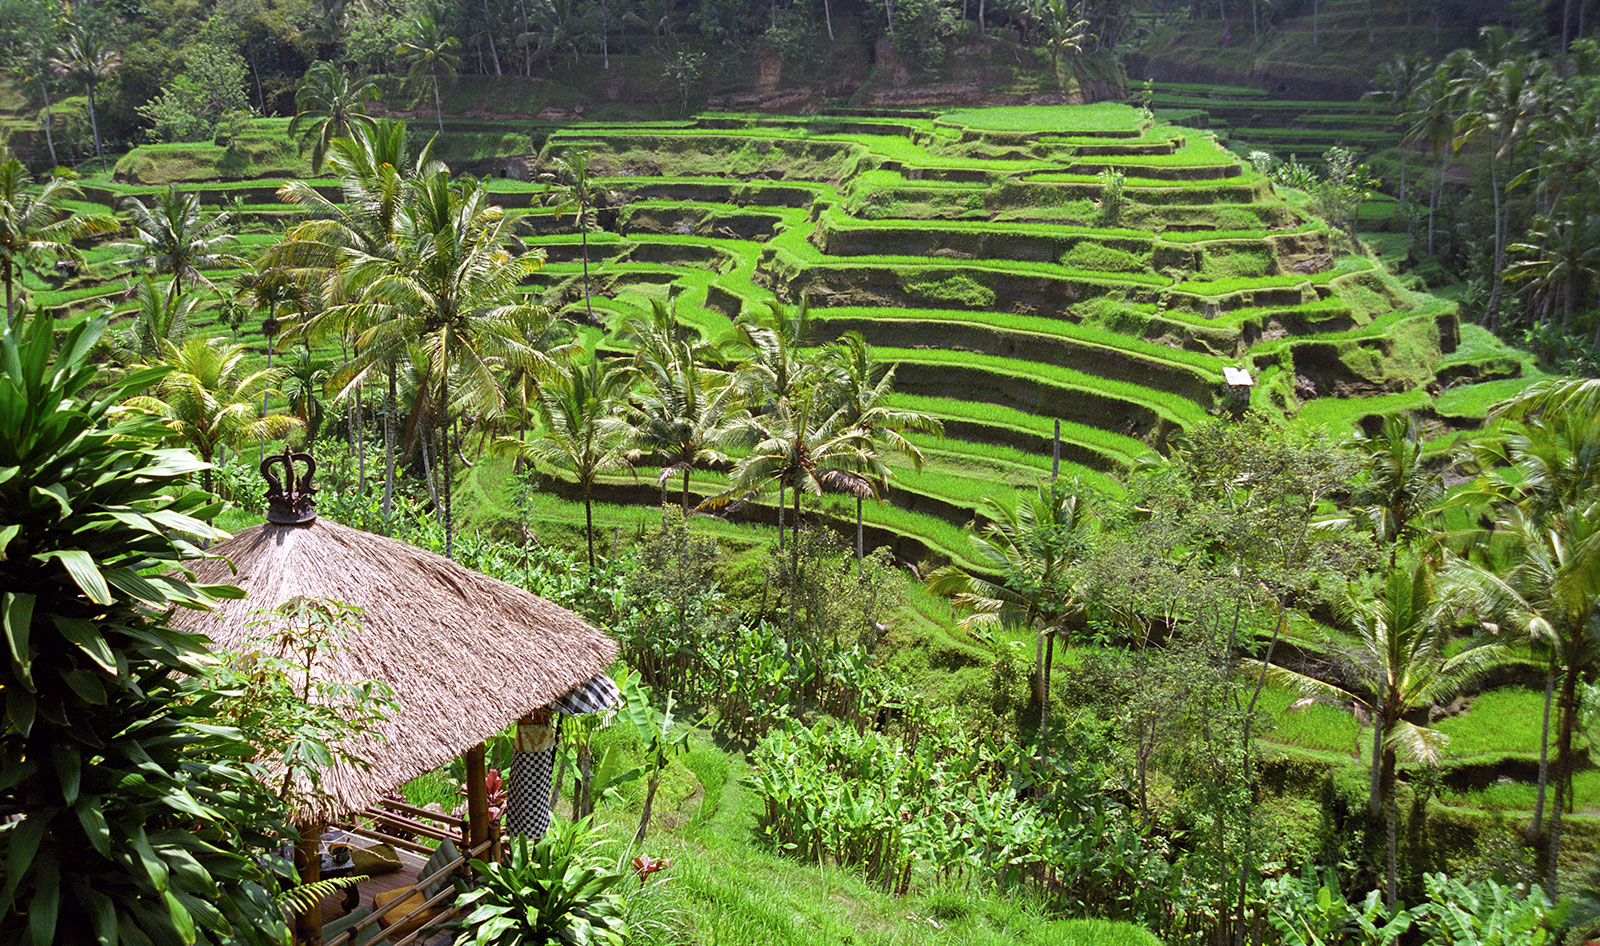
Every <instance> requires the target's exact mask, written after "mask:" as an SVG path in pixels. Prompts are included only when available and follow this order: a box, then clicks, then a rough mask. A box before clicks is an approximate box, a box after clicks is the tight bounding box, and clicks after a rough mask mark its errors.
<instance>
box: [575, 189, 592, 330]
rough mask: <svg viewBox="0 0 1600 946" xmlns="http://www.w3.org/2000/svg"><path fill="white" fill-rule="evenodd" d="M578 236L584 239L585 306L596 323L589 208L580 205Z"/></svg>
mask: <svg viewBox="0 0 1600 946" xmlns="http://www.w3.org/2000/svg"><path fill="white" fill-rule="evenodd" d="M578 236H579V239H580V240H582V241H583V308H584V310H585V311H586V312H588V313H589V324H590V325H593V324H594V306H593V305H592V304H590V302H589V208H588V207H585V206H581V205H580V206H579V207H578Z"/></svg>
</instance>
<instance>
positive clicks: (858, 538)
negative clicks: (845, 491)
mask: <svg viewBox="0 0 1600 946" xmlns="http://www.w3.org/2000/svg"><path fill="white" fill-rule="evenodd" d="M865 552H866V550H865V548H864V543H863V542H862V535H861V497H860V496H857V497H856V575H857V576H860V574H861V556H862V555H864V554H865Z"/></svg>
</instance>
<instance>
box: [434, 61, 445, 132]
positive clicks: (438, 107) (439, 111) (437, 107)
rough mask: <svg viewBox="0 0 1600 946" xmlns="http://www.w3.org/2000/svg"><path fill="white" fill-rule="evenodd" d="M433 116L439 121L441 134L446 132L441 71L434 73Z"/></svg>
mask: <svg viewBox="0 0 1600 946" xmlns="http://www.w3.org/2000/svg"><path fill="white" fill-rule="evenodd" d="M432 75H433V117H434V119H435V120H436V121H438V123H439V134H441V135H442V134H444V105H442V104H441V103H440V102H439V73H437V72H434V73H433V74H432Z"/></svg>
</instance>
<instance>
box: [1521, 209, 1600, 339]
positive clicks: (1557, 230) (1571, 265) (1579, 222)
mask: <svg viewBox="0 0 1600 946" xmlns="http://www.w3.org/2000/svg"><path fill="white" fill-rule="evenodd" d="M1528 235H1529V237H1530V239H1529V240H1527V241H1525V242H1518V243H1513V244H1511V245H1510V246H1509V247H1508V248H1507V251H1508V253H1509V254H1510V256H1511V257H1512V258H1513V259H1514V260H1515V262H1512V263H1510V264H1508V265H1507V266H1506V272H1505V278H1506V281H1507V282H1510V283H1519V282H1520V283H1525V284H1526V287H1527V291H1528V294H1529V295H1530V296H1531V297H1532V299H1533V301H1534V302H1535V303H1536V304H1539V305H1541V306H1542V307H1543V311H1544V319H1543V321H1546V322H1548V321H1551V320H1552V319H1553V317H1554V313H1555V311H1556V309H1557V308H1558V307H1559V308H1560V311H1561V333H1562V334H1563V335H1565V334H1567V331H1568V330H1569V329H1570V328H1571V326H1572V313H1573V309H1574V307H1575V306H1576V305H1577V304H1578V302H1579V300H1581V299H1583V298H1585V297H1586V296H1587V295H1588V293H1589V292H1590V291H1591V290H1592V289H1593V288H1594V287H1596V286H1600V216H1597V215H1596V214H1595V213H1594V212H1592V211H1591V210H1590V209H1589V208H1588V207H1586V206H1585V205H1584V201H1583V200H1575V199H1570V198H1569V199H1567V200H1563V201H1562V202H1561V203H1560V204H1558V205H1557V206H1556V209H1555V212H1554V213H1553V214H1552V215H1551V216H1549V217H1547V218H1545V219H1543V220H1541V221H1537V222H1535V224H1534V226H1533V227H1532V228H1531V230H1530V232H1529V234H1528Z"/></svg>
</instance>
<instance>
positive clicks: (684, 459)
mask: <svg viewBox="0 0 1600 946" xmlns="http://www.w3.org/2000/svg"><path fill="white" fill-rule="evenodd" d="M651 302H652V304H653V305H654V306H656V307H657V308H656V317H657V319H658V320H665V322H666V324H667V325H668V326H669V328H668V329H667V331H666V333H662V334H658V335H654V336H651V335H645V336H644V338H645V341H643V342H642V343H641V344H640V345H639V346H638V347H637V348H636V349H635V354H634V369H635V371H636V372H637V375H638V377H639V379H640V381H641V382H642V384H641V386H640V389H639V391H638V393H637V394H636V396H635V399H634V406H633V412H632V423H633V427H634V429H635V432H636V446H637V448H638V449H637V450H636V451H635V456H637V455H639V454H640V453H654V454H657V455H660V456H661V457H663V459H664V461H665V462H663V464H662V467H661V475H660V478H659V482H660V484H661V487H662V490H663V498H664V494H665V490H666V484H667V481H668V480H669V479H671V478H672V477H673V476H679V475H681V476H682V477H683V488H682V493H681V496H680V503H681V505H682V508H683V513H684V515H685V516H687V515H688V514H689V474H690V472H691V471H692V470H693V469H694V468H695V466H696V465H699V464H726V463H727V462H728V455H727V453H725V452H724V451H723V449H722V447H723V446H725V444H726V442H727V440H728V437H729V434H730V432H731V431H732V430H733V429H735V427H737V426H738V425H740V424H742V423H743V422H744V421H745V420H746V419H747V418H748V415H747V414H746V413H745V412H744V410H743V408H742V407H741V406H740V404H739V390H738V388H737V387H736V386H735V385H734V384H733V383H732V379H731V378H730V377H728V376H727V375H725V374H723V373H722V372H719V371H713V370H710V369H708V368H705V367H703V366H702V364H701V362H700V359H698V358H696V357H695V356H696V351H695V347H696V346H695V345H694V344H693V343H692V342H690V341H688V340H686V339H679V338H677V337H675V335H673V334H671V333H672V329H671V328H670V326H672V325H673V324H674V322H673V320H672V317H671V315H670V314H669V313H668V312H667V309H666V305H665V304H664V303H662V302H661V301H660V300H651ZM663 336H664V337H663Z"/></svg>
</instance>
